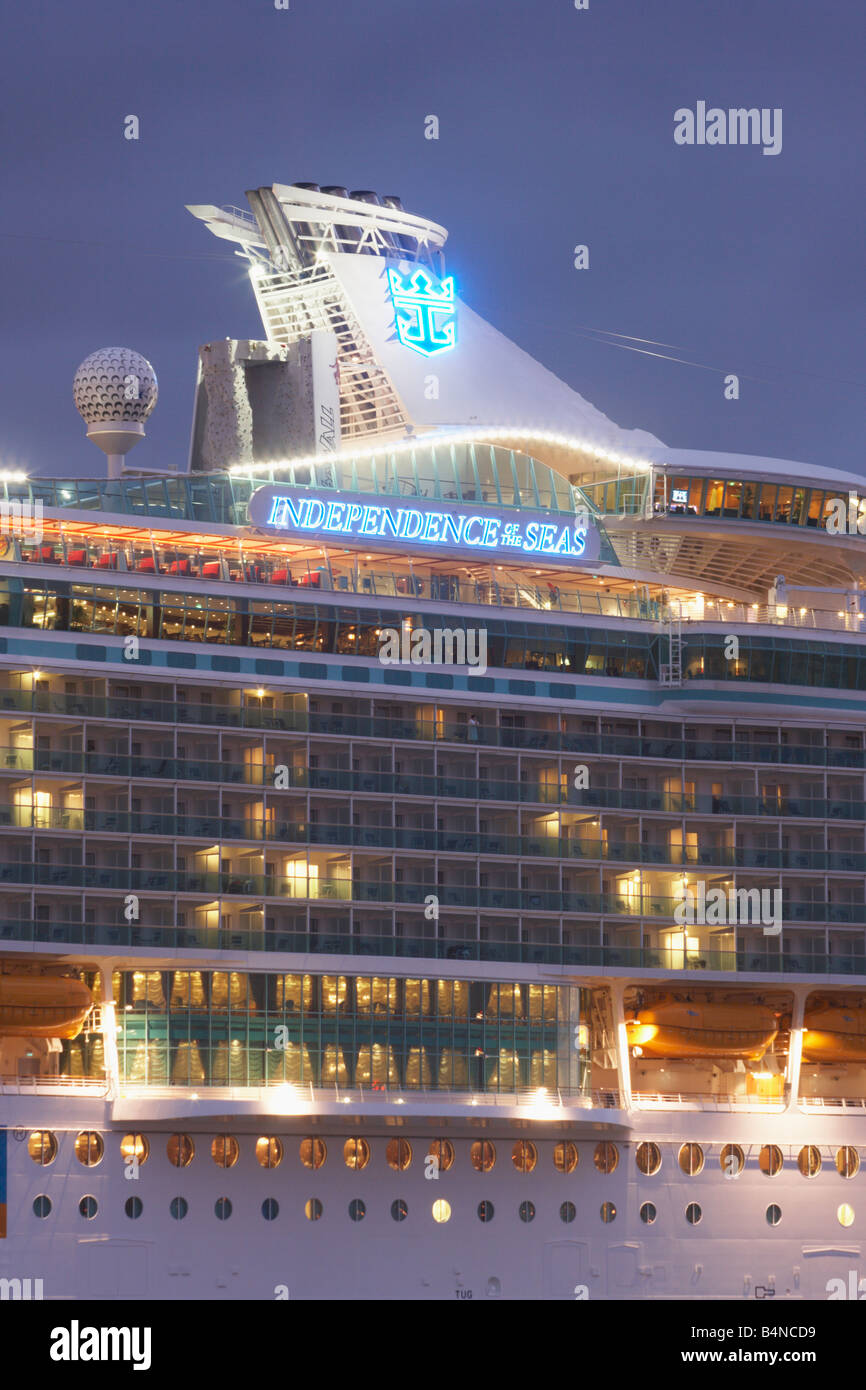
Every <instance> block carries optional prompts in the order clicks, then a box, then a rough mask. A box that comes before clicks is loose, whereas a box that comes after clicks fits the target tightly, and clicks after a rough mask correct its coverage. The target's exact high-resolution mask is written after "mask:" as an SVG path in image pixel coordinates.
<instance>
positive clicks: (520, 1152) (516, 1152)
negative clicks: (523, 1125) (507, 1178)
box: [511, 1139, 538, 1173]
mask: <svg viewBox="0 0 866 1390" xmlns="http://www.w3.org/2000/svg"><path fill="white" fill-rule="evenodd" d="M511 1162H512V1163H513V1164H514V1166H515V1168H516V1169H517V1171H518V1173H531V1172H532V1171H533V1169H534V1168H535V1165H536V1163H537V1162H538V1150H537V1149H536V1147H535V1145H534V1144H530V1143H529V1141H528V1140H527V1139H518V1141H517V1143H516V1144H515V1145H514V1148H513V1149H512V1150H511Z"/></svg>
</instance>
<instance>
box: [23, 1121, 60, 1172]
mask: <svg viewBox="0 0 866 1390" xmlns="http://www.w3.org/2000/svg"><path fill="white" fill-rule="evenodd" d="M27 1152H28V1153H29V1155H30V1157H31V1158H32V1159H33V1162H34V1163H38V1164H39V1165H40V1166H41V1167H42V1168H47V1167H48V1165H49V1163H53V1162H54V1160H55V1158H56V1157H57V1139H56V1138H55V1136H54V1135H53V1134H52V1133H51V1130H50V1129H35V1130H34V1131H33V1133H32V1134H31V1136H30V1138H29V1139H28V1141H27Z"/></svg>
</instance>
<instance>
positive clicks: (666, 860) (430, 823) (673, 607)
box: [0, 185, 866, 1299]
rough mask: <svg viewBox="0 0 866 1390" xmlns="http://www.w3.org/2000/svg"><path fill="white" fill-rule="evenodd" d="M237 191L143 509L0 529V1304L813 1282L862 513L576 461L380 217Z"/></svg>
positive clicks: (855, 1165) (857, 687)
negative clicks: (249, 288) (40, 1285)
mask: <svg viewBox="0 0 866 1390" xmlns="http://www.w3.org/2000/svg"><path fill="white" fill-rule="evenodd" d="M248 198H249V203H250V207H251V209H252V212H251V214H246V213H240V212H238V211H237V210H236V209H228V210H220V209H216V208H196V209H194V211H195V212H196V213H197V215H199V216H200V217H202V219H203V220H204V221H206V222H207V224H208V226H209V227H210V228H211V230H212V231H215V232H216V233H217V234H218V235H221V236H224V237H227V238H228V239H229V240H231V241H234V242H236V243H237V245H238V247H239V249H240V251H241V253H242V254H243V255H244V256H246V258H247V259H248V261H249V262H250V273H251V279H252V283H253V285H254V288H255V293H256V296H257V300H258V303H259V307H260V309H261V313H262V319H263V324H264V330H265V337H264V339H263V340H262V341H261V342H260V343H254V342H250V341H233V342H228V343H223V344H210V345H207V346H206V347H204V348H203V349H202V351H201V354H200V371H199V381H198V389H197V393H196V408H195V417H196V418H195V424H194V429H193V442H192V450H191V458H190V468H189V470H188V471H187V472H185V473H183V474H181V475H179V476H176V477H164V476H156V475H148V474H147V472H146V469H147V463H146V461H143V460H142V458H141V457H140V456H139V455H143V454H144V452H145V451H144V450H140V451H139V454H137V455H136V468H137V469H138V470H139V472H137V473H133V472H132V470H131V467H129V468H124V467H123V466H122V465H121V463H120V462H118V465H117V469H116V470H115V471H117V472H118V473H119V476H115V477H110V478H106V479H99V480H86V479H85V480H74V479H55V480H49V479H37V478H31V479H29V480H26V479H18V480H14V479H6V480H4V481H3V484H2V486H3V489H4V494H3V495H4V496H5V510H4V513H3V515H4V518H5V520H6V531H5V533H4V541H5V551H4V554H3V556H2V559H0V584H2V591H3V596H2V600H0V616H2V636H0V745H2V751H0V773H2V778H0V781H2V791H0V796H2V803H0V816H2V818H3V823H4V835H3V840H4V852H3V856H2V864H0V943H2V944H0V1074H2V1084H3V1099H2V1106H3V1117H4V1119H3V1123H4V1126H5V1128H3V1129H0V1211H3V1206H4V1203H5V1211H3V1214H2V1215H0V1273H6V1274H8V1276H9V1277H21V1278H23V1277H25V1276H26V1277H33V1278H36V1277H41V1278H43V1280H44V1285H45V1296H46V1297H72V1296H76V1295H77V1294H82V1293H83V1294H85V1295H87V1294H89V1295H90V1296H93V1297H106V1298H108V1297H121V1298H123V1297H130V1298H131V1297H136V1298H139V1297H149V1298H183V1297H208V1298H219V1297H224V1298H250V1299H256V1298H259V1299H260V1298H274V1297H282V1296H286V1294H288V1295H289V1296H291V1297H292V1298H296V1297H300V1298H304V1297H318V1298H328V1297H332V1298H352V1297H364V1296H369V1295H370V1294H374V1295H375V1296H377V1297H383V1298H418V1299H421V1298H453V1297H455V1296H457V1297H464V1298H466V1297H470V1296H472V1297H475V1298H479V1297H491V1298H495V1297H503V1298H533V1297H549V1298H574V1297H578V1298H583V1297H588V1298H590V1299H592V1298H621V1299H633V1298H646V1297H676V1298H709V1297H727V1298H741V1297H752V1296H755V1294H756V1291H757V1290H759V1289H760V1290H764V1291H766V1290H773V1296H778V1297H785V1296H790V1297H824V1296H826V1293H825V1292H824V1290H825V1287H826V1284H827V1281H828V1280H829V1279H831V1278H836V1277H841V1278H842V1279H843V1280H847V1278H848V1271H849V1268H850V1269H855V1270H857V1271H858V1275H857V1277H858V1279H859V1270H860V1264H861V1249H862V1237H861V1236H860V1234H859V1232H860V1228H861V1227H862V1223H863V1221H864V1219H866V1213H864V1211H861V1209H860V1203H859V1201H858V1200H857V1196H856V1194H857V1191H858V1190H859V1182H858V1180H857V1174H858V1171H859V1165H860V1157H861V1154H862V1153H863V1152H864V1145H866V1138H864V1131H863V1125H864V1114H866V1109H864V1106H866V1100H864V1097H866V902H864V892H863V885H864V872H866V843H864V831H866V787H864V771H866V743H864V719H863V714H864V705H866V643H864V641H863V636H862V628H863V624H864V621H866V619H864V617H863V606H862V601H861V585H862V581H863V574H864V550H863V546H864V542H863V538H862V535H861V534H860V533H859V531H858V525H857V521H858V518H859V505H854V504H852V502H851V499H850V496H849V494H852V493H854V492H856V489H857V488H858V486H859V480H858V479H857V478H856V477H855V476H854V475H848V474H844V473H839V472H836V471H834V470H830V469H825V468H822V467H821V466H820V465H811V464H810V465H805V464H798V463H793V462H790V461H782V460H772V459H767V458H747V457H742V456H734V455H720V454H713V453H701V452H697V451H684V450H680V451H677V450H669V449H667V448H666V447H665V446H664V445H662V444H660V443H659V441H657V440H655V439H654V438H653V437H652V436H650V435H647V434H644V433H643V432H641V431H637V430H622V429H619V427H617V426H616V425H614V424H613V423H612V422H611V421H609V420H608V419H607V418H606V417H605V416H603V415H602V414H601V413H600V412H598V411H596V410H595V409H594V407H592V406H591V405H589V404H588V403H587V402H586V401H584V400H583V399H582V398H581V397H580V396H578V395H577V393H576V392H574V391H572V390H571V389H570V388H569V387H567V386H566V385H565V384H564V383H562V382H559V381H558V380H557V379H556V378H555V377H553V376H552V375H551V374H550V373H549V372H546V371H545V369H543V368H542V367H540V366H539V365H538V364H537V363H535V362H533V360H532V359H531V358H528V357H527V356H526V354H524V353H522V352H521V351H520V349H518V348H516V347H515V346H514V345H513V344H511V343H509V342H508V341H507V340H506V339H504V338H503V337H502V336H501V335H500V334H498V333H497V332H496V330H494V329H493V328H491V327H490V326H489V325H487V324H486V323H484V321H483V320H481V319H479V318H478V316H477V315H474V314H473V313H472V311H471V310H470V309H469V308H468V306H467V305H465V304H464V303H463V301H462V300H461V298H460V296H459V294H458V293H457V288H456V286H455V284H454V281H453V279H451V277H450V276H448V275H446V268H445V265H444V257H443V249H442V248H443V246H444V242H445V235H446V234H445V232H444V229H442V228H441V227H438V226H436V224H434V223H431V222H428V221H426V220H425V219H421V218H418V217H415V216H414V215H410V214H408V213H405V212H404V211H403V210H402V207H401V206H400V204H399V200H396V199H391V200H387V199H386V200H379V199H377V198H376V195H374V194H371V193H363V194H358V193H355V194H352V195H351V196H348V195H347V193H346V190H345V189H339V188H333V187H332V188H330V189H325V190H320V189H317V188H315V187H313V186H309V185H307V186H291V187H288V186H283V185H275V186H274V187H273V188H272V189H259V190H257V191H255V192H253V193H251V194H250V195H248ZM113 351H119V350H113ZM145 365H147V364H145ZM852 507H853V516H854V525H853V527H850V526H846V527H845V529H843V530H841V531H840V528H839V526H838V525H836V524H835V523H836V522H838V519H839V516H840V515H841V514H842V513H844V516H845V518H850V516H851V514H852ZM840 508H841V509H842V510H841V512H840ZM831 522H833V524H832V525H831V524H829V523H831ZM388 634H392V635H393V638H394V642H393V643H392V644H391V645H390V646H389V647H388V649H387V650H388V651H389V652H390V653H391V655H390V656H389V657H388V658H387V659H383V654H384V652H385V650H386V646H385V644H386V640H387V637H388ZM437 634H438V640H439V646H438V647H437V646H436V640H437ZM445 634H447V639H446V637H445ZM482 636H483V650H484V660H483V662H482V661H480V660H479V659H478V657H479V653H480V650H481V638H482ZM427 638H429V639H430V641H429V644H428V645H427V646H425V641H426V639H427ZM861 1180H862V1179H861ZM282 1291H286V1292H282ZM759 1296H764V1294H763V1293H762V1294H760V1295H759ZM767 1296H770V1295H769V1294H768V1295H767Z"/></svg>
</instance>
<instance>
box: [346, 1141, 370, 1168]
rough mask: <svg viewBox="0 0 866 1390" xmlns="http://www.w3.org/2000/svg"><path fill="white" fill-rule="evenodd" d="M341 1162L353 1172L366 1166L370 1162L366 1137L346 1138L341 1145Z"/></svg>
mask: <svg viewBox="0 0 866 1390" xmlns="http://www.w3.org/2000/svg"><path fill="white" fill-rule="evenodd" d="M343 1162H344V1163H345V1165H346V1167H347V1168H353V1169H354V1170H355V1172H360V1170H361V1169H362V1168H366V1166H367V1164H368V1163H369V1162H370V1145H369V1144H368V1143H367V1141H366V1139H347V1140H346V1142H345V1144H344V1145H343Z"/></svg>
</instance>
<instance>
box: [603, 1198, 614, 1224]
mask: <svg viewBox="0 0 866 1390" xmlns="http://www.w3.org/2000/svg"><path fill="white" fill-rule="evenodd" d="M601 1219H602V1221H603V1222H604V1223H605V1225H609V1224H610V1222H611V1221H615V1220H616V1207H615V1206H614V1204H613V1202H602V1204H601Z"/></svg>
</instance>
